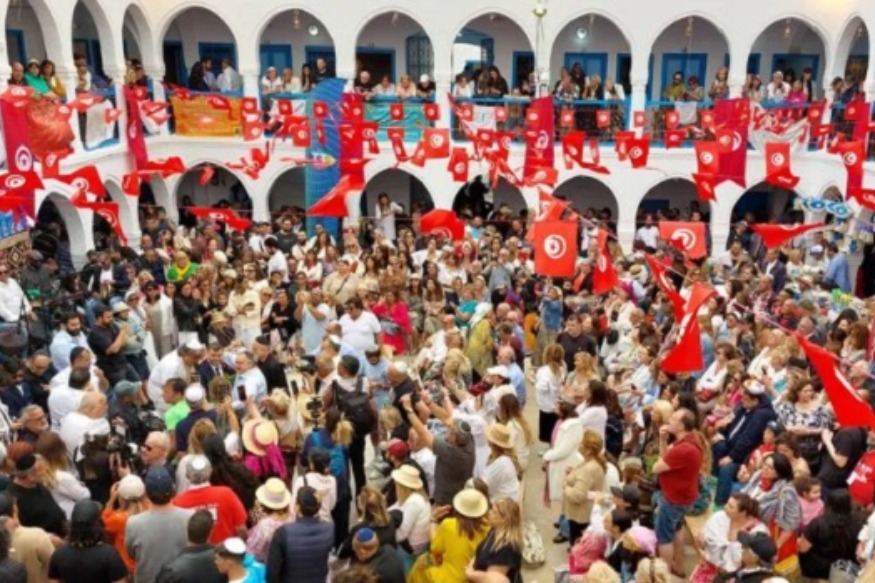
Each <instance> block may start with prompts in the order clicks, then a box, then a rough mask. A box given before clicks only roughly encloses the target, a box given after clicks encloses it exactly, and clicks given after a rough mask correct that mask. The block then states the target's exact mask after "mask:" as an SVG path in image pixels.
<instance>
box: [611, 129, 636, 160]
mask: <svg viewBox="0 0 875 583" xmlns="http://www.w3.org/2000/svg"><path fill="white" fill-rule="evenodd" d="M634 139H635V132H615V133H614V150H615V151H616V152H617V160H619V161H620V162H625V161H626V159H627V158H629V142H630V141H631V140H634Z"/></svg>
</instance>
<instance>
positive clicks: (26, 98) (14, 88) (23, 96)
mask: <svg viewBox="0 0 875 583" xmlns="http://www.w3.org/2000/svg"><path fill="white" fill-rule="evenodd" d="M31 97H33V87H22V86H20V85H10V86H9V88H8V89H6V91H4V92H3V95H0V100H2V101H3V102H4V103H8V104H9V105H12V106H14V107H24V106H25V105H27V104H28V103H29V102H30V100H31Z"/></svg>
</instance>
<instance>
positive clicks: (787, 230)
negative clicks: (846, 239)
mask: <svg viewBox="0 0 875 583" xmlns="http://www.w3.org/2000/svg"><path fill="white" fill-rule="evenodd" d="M827 226H828V225H827V224H826V223H814V224H810V225H767V224H755V225H751V226H750V228H751V229H753V231H754V232H755V233H757V234H758V235H759V236H760V237H762V240H763V245H765V246H766V247H767V248H769V249H774V248H776V247H780V246H782V245H783V244H784V243H786V242H787V241H789V240H791V239H794V238H795V237H798V236H799V235H804V234H805V233H807V232H809V231H816V230H817V229H823V228H826V227H827Z"/></svg>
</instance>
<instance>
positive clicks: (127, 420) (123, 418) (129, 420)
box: [109, 381, 149, 445]
mask: <svg viewBox="0 0 875 583" xmlns="http://www.w3.org/2000/svg"><path fill="white" fill-rule="evenodd" d="M140 387H141V385H140V383H132V382H131V381H121V382H120V383H118V384H116V385H115V386H114V387H113V388H112V392H113V394H114V395H115V399H114V400H113V402H112V403H111V404H110V407H109V418H110V420H111V423H112V425H113V426H114V427H115V428H118V427H119V426H120V427H122V428H123V432H124V437H125V439H126V441H130V442H132V443H135V444H137V445H139V444H141V443H143V441H144V440H145V439H146V435H147V434H148V433H149V431H148V430H147V429H146V425H145V423H143V421H142V415H143V413H144V412H143V410H142V408H141V407H140V405H139V398H138V397H139V395H140Z"/></svg>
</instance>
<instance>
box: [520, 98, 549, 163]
mask: <svg viewBox="0 0 875 583" xmlns="http://www.w3.org/2000/svg"><path fill="white" fill-rule="evenodd" d="M526 128H527V129H526V131H525V136H526V156H525V163H524V165H523V178H527V177H528V176H530V175H532V174H534V173H535V171H536V170H538V169H539V168H553V164H554V160H553V150H554V147H553V136H554V135H555V128H554V124H553V96H552V95H546V96H544V97H538V98H535V99H533V100H532V101H531V104H530V105H529V109H528V110H527V111H526Z"/></svg>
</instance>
